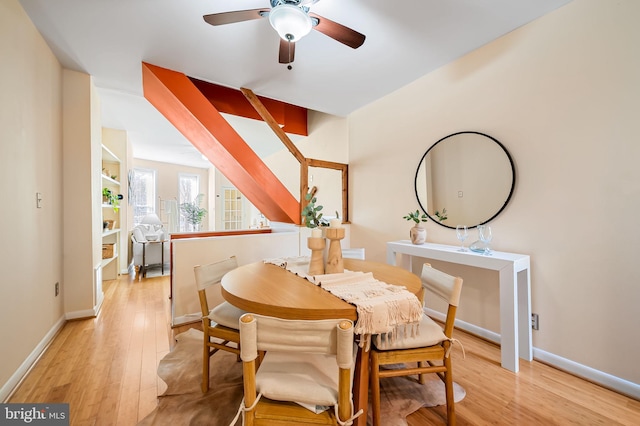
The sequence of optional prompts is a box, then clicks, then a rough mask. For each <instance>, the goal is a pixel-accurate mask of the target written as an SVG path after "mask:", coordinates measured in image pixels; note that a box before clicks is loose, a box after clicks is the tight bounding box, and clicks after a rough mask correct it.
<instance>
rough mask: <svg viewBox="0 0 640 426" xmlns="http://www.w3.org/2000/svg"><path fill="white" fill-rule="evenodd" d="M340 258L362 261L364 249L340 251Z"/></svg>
mask: <svg viewBox="0 0 640 426" xmlns="http://www.w3.org/2000/svg"><path fill="white" fill-rule="evenodd" d="M342 257H344V258H345V259H360V260H364V247H356V248H346V249H342Z"/></svg>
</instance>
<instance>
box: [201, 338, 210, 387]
mask: <svg viewBox="0 0 640 426" xmlns="http://www.w3.org/2000/svg"><path fill="white" fill-rule="evenodd" d="M204 338H205V340H204V351H203V352H202V393H206V392H207V391H208V390H209V345H207V342H208V340H209V336H206V335H205V337H204Z"/></svg>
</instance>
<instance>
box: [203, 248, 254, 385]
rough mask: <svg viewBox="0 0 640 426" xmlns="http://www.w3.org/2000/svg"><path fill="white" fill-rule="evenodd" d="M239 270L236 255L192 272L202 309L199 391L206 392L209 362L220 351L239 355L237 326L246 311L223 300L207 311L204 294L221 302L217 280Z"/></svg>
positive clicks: (207, 306) (207, 304)
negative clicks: (200, 378)
mask: <svg viewBox="0 0 640 426" xmlns="http://www.w3.org/2000/svg"><path fill="white" fill-rule="evenodd" d="M237 267H238V261H237V259H236V257H235V256H232V257H230V258H228V259H225V260H221V261H218V262H213V263H209V264H208V265H202V266H200V265H196V266H194V267H193V272H194V274H195V277H196V287H197V289H198V296H199V298H200V308H201V310H202V331H203V332H204V346H203V355H202V392H203V393H204V392H207V391H208V390H209V361H210V358H211V356H212V355H213V354H215V353H216V352H218V351H219V350H223V351H227V352H231V353H234V354H236V355H238V356H239V355H240V333H239V331H238V323H239V321H240V317H241V316H242V315H243V314H244V313H245V311H243V310H241V309H238V308H236V307H235V306H233V305H232V304H230V303H229V302H226V301H223V302H221V303H219V304H218V305H216V306H215V307H214V308H213V309H211V310H210V309H209V302H208V300H207V293H209V297H211V293H213V292H217V298H216V299H217V300H221V299H222V296H221V295H220V280H222V277H223V276H224V274H226V273H227V272H229V271H231V270H233V269H235V268H237Z"/></svg>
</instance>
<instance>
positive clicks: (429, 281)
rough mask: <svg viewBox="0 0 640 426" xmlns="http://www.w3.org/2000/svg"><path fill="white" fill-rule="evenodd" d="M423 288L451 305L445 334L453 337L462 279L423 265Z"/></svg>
mask: <svg viewBox="0 0 640 426" xmlns="http://www.w3.org/2000/svg"><path fill="white" fill-rule="evenodd" d="M421 278H422V286H423V288H424V289H425V290H429V291H431V292H432V293H433V294H435V295H436V296H438V297H440V298H441V299H443V300H444V301H445V302H447V303H448V304H449V308H448V309H447V318H446V320H445V326H444V334H445V335H446V336H447V337H451V335H452V333H453V325H454V322H455V318H456V310H457V307H458V304H459V303H460V293H461V292H462V278H460V277H454V276H453V275H449V274H447V273H445V272H442V271H439V270H437V269H434V268H432V267H431V265H430V264H428V263H425V264H424V265H422V276H421Z"/></svg>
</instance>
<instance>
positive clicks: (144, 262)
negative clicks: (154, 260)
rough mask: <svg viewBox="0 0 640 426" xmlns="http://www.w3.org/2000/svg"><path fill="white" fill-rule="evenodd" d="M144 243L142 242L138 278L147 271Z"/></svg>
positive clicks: (145, 245)
mask: <svg viewBox="0 0 640 426" xmlns="http://www.w3.org/2000/svg"><path fill="white" fill-rule="evenodd" d="M146 247H147V244H146V243H142V265H141V266H140V277H138V279H142V277H144V276H146V275H147V271H146V268H145V265H146V264H147V256H146V250H145V249H146Z"/></svg>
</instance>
